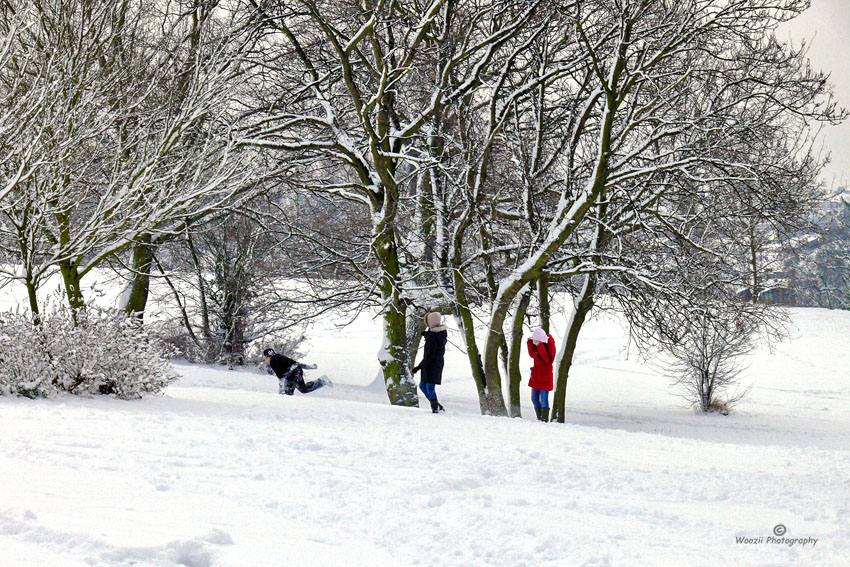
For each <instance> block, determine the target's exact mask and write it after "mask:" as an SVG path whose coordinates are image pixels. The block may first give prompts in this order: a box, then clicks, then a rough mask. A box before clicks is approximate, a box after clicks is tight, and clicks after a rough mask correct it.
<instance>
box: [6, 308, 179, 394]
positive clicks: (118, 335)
mask: <svg viewBox="0 0 850 567" xmlns="http://www.w3.org/2000/svg"><path fill="white" fill-rule="evenodd" d="M77 319H78V321H77V323H76V324H75V323H74V321H73V318H72V317H71V313H70V309H69V308H68V307H66V306H63V305H61V304H60V305H59V306H58V307H55V308H53V309H51V310H50V311H49V312H48V313H46V314H42V316H41V323H40V324H34V323H33V322H32V321H31V320H30V317H29V316H28V315H23V314H21V313H17V312H7V313H5V314H3V315H2V316H0V339H2V340H0V359H1V360H2V364H0V392H2V393H4V394H13V395H18V396H26V397H33V398H34V397H44V396H49V395H52V394H55V393H57V392H70V393H72V394H82V395H93V394H114V395H115V396H116V397H117V398H121V399H125V400H129V399H137V398H141V397H142V396H143V395H144V394H147V393H156V392H159V391H160V390H162V389H163V388H164V387H165V386H166V385H168V384H169V382H171V381H172V380H174V379H175V378H176V375H175V374H174V373H173V371H172V370H171V367H170V359H171V357H172V355H173V351H172V349H171V348H169V347H167V346H166V345H164V344H163V343H162V342H160V341H159V340H157V339H156V338H154V337H152V336H151V335H149V334H148V332H147V331H146V330H145V328H144V327H143V326H142V325H141V324H140V323H139V322H138V321H136V320H135V319H133V318H128V317H126V316H123V315H121V314H118V313H115V312H114V311H108V310H104V309H100V308H98V307H96V306H93V305H90V306H88V307H87V308H86V309H85V311H84V312H80V313H79V314H78V317H77Z"/></svg>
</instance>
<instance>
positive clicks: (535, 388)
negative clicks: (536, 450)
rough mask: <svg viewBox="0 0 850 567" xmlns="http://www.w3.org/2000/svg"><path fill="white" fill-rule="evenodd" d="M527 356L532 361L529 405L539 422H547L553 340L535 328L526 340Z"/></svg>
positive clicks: (550, 389)
mask: <svg viewBox="0 0 850 567" xmlns="http://www.w3.org/2000/svg"><path fill="white" fill-rule="evenodd" d="M528 354H529V356H531V358H532V359H534V366H532V368H531V379H530V380H529V381H528V385H529V386H531V405H533V406H534V413H536V414H537V419H538V420H539V421H549V392H551V391H552V389H553V387H554V386H553V383H552V382H553V380H552V364H553V363H554V362H555V339H553V338H552V335H550V334H549V333H547V332H546V331H544V330H543V329H541V328H540V327H537V328H536V329H534V333H533V334H532V335H531V338H530V339H528Z"/></svg>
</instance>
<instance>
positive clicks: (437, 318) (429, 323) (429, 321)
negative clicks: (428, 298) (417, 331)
mask: <svg viewBox="0 0 850 567" xmlns="http://www.w3.org/2000/svg"><path fill="white" fill-rule="evenodd" d="M442 321H443V317H442V316H441V315H440V314H439V313H437V312H436V311H432V312H430V313H426V314H425V326H426V327H428V328H429V329H433V328H434V327H439V326H440V323H441V322H442Z"/></svg>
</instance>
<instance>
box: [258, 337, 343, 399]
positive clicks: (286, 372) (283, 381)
mask: <svg viewBox="0 0 850 567" xmlns="http://www.w3.org/2000/svg"><path fill="white" fill-rule="evenodd" d="M263 356H265V357H266V363H267V364H268V365H269V367H271V369H272V370H273V371H274V373H275V375H276V376H277V379H278V382H279V384H280V385H279V387H278V392H277V393H278V394H286V395H287V396H291V395H292V394H294V393H295V389H296V388H297V389H298V391H299V392H301V393H302V394H308V393H310V392H313V391H315V390H318V389H319V388H321V387H322V386H330V387H333V384H332V383H331V381H330V380H328V379H327V378H326V377H325V376H322V377H321V378H319V379H318V380H316V381H313V382H305V381H304V369H305V368H306V369H307V370H313V369H314V368H316V365H315V364H302V363H300V362H297V361H295V360H292V359H291V358H288V357H286V356H283V355H282V354H277V353H275V351H274V349H272V348H267V349H266V350H264V351H263Z"/></svg>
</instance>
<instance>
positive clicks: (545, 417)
mask: <svg viewBox="0 0 850 567" xmlns="http://www.w3.org/2000/svg"><path fill="white" fill-rule="evenodd" d="M540 421H542V422H543V423H549V408H540Z"/></svg>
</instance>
